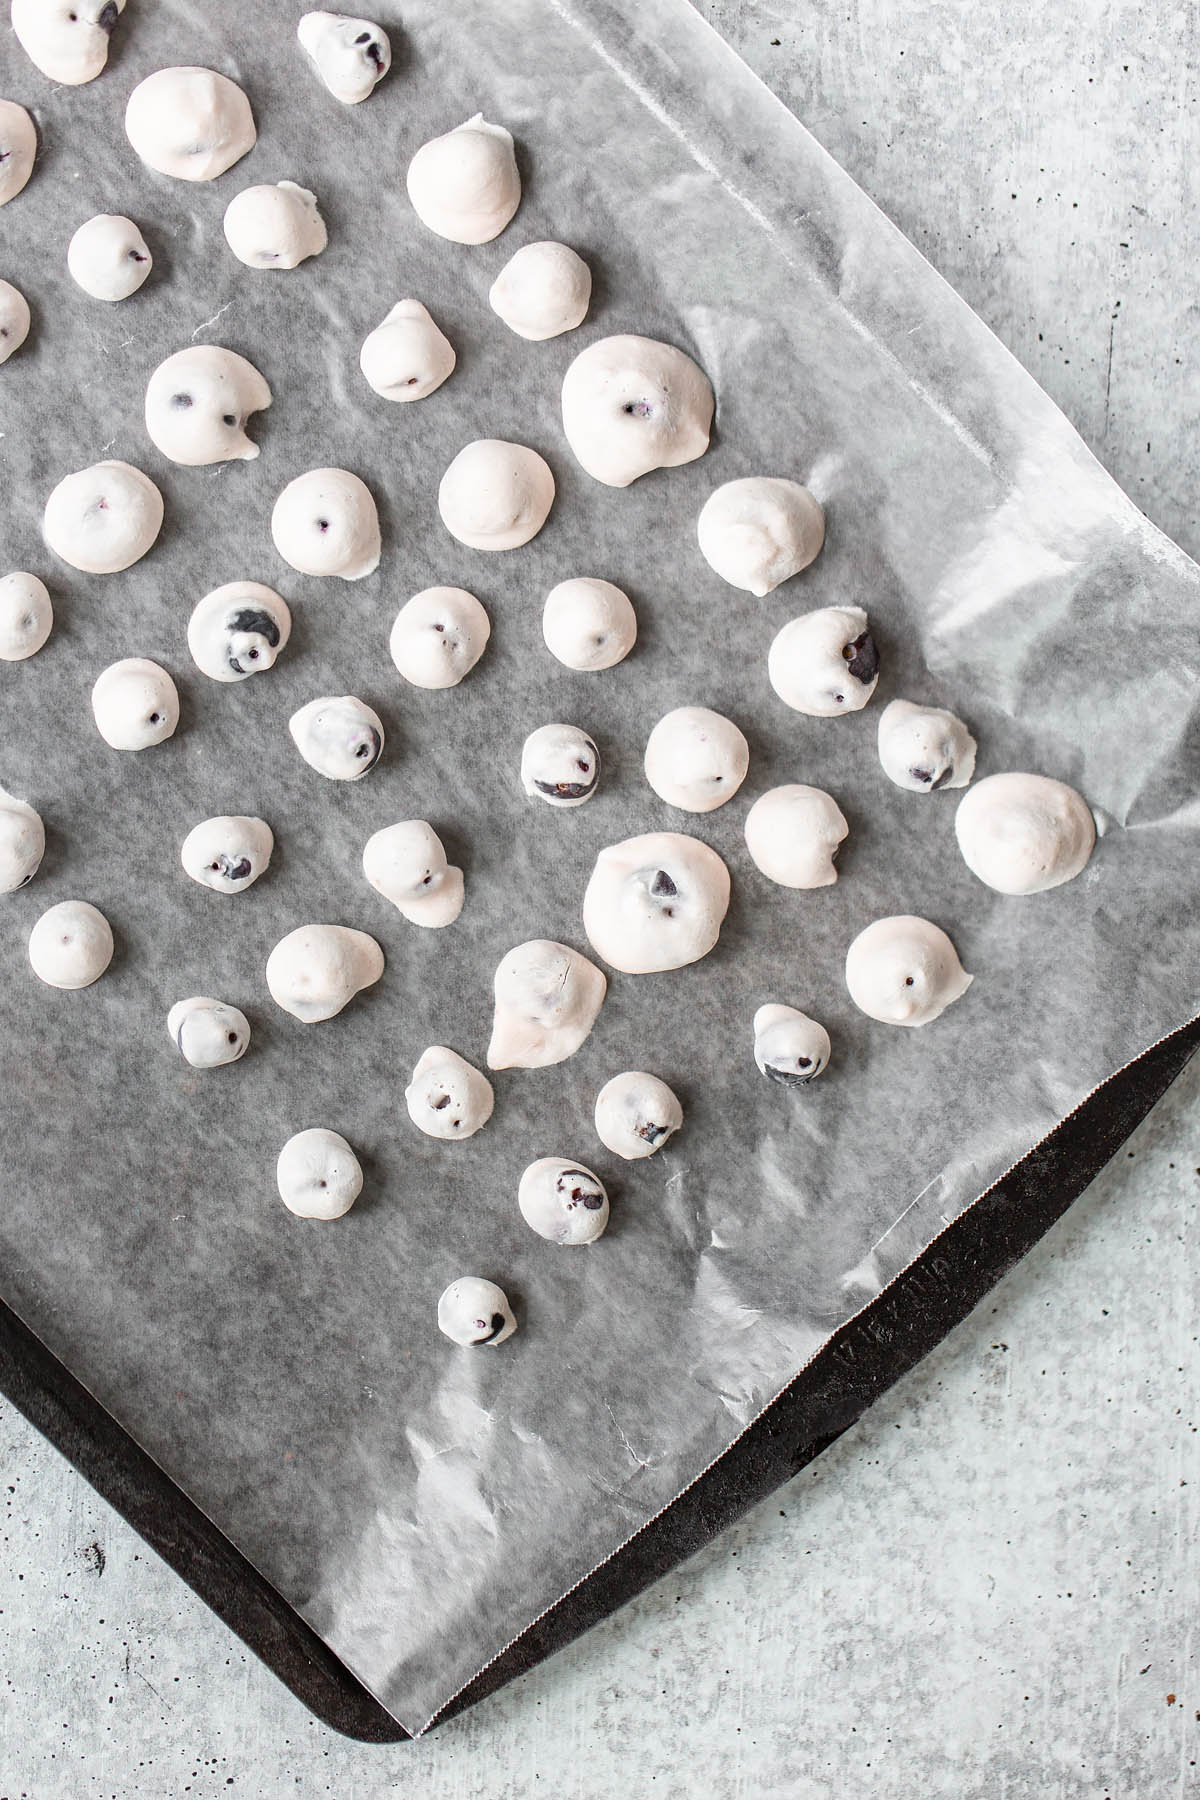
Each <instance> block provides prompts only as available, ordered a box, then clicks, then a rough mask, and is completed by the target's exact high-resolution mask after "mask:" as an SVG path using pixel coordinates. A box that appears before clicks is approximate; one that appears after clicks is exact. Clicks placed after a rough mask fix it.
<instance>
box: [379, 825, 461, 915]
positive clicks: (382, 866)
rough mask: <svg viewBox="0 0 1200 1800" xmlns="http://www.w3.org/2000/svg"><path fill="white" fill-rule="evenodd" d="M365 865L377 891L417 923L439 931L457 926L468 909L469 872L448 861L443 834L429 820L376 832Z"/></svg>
mask: <svg viewBox="0 0 1200 1800" xmlns="http://www.w3.org/2000/svg"><path fill="white" fill-rule="evenodd" d="M362 866H363V874H364V875H365V876H366V878H367V880H368V881H369V882H370V884H371V886H372V887H373V888H374V889H375V891H376V893H378V894H382V895H383V897H384V899H385V900H390V901H391V903H392V905H393V906H394V907H396V909H397V910H398V911H399V912H400V913H402V914H403V916H404V917H405V918H406V919H408V920H409V922H410V923H411V924H413V925H423V926H425V927H426V928H427V929H429V930H433V931H438V930H441V928H442V927H443V926H445V925H453V923H454V921H455V919H457V917H458V915H459V913H460V912H461V911H462V909H463V894H464V883H463V872H462V870H461V869H456V868H454V867H453V865H452V864H451V863H450V862H449V861H448V860H447V857H446V851H445V847H444V845H443V843H442V840H441V838H440V837H439V836H438V834H437V832H436V831H435V830H434V829H433V826H432V825H430V824H428V823H427V822H426V821H425V820H424V819H402V820H401V821H400V822H399V823H397V824H395V825H385V826H384V827H383V829H382V830H381V831H377V832H375V834H374V836H372V837H370V838H368V839H367V842H366V845H365V847H364V849H363V857H362Z"/></svg>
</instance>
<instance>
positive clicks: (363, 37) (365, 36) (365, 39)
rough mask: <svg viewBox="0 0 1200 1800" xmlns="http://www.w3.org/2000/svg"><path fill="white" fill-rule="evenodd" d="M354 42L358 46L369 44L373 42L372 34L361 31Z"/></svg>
mask: <svg viewBox="0 0 1200 1800" xmlns="http://www.w3.org/2000/svg"><path fill="white" fill-rule="evenodd" d="M354 41H355V43H356V44H369V43H370V41H371V34H370V32H369V31H360V32H359V34H358V36H357V37H356V38H355V40H354Z"/></svg>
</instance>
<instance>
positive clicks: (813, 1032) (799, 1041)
mask: <svg viewBox="0 0 1200 1800" xmlns="http://www.w3.org/2000/svg"><path fill="white" fill-rule="evenodd" d="M829 1053H830V1043H829V1033H828V1032H827V1031H826V1029H825V1027H824V1026H823V1025H821V1024H818V1022H817V1020H816V1019H810V1018H809V1016H808V1014H807V1013H802V1012H801V1011H800V1010H799V1008H798V1007H795V1006H780V1005H778V1004H776V1003H775V1002H771V1003H769V1004H768V1005H766V1006H760V1007H759V1009H758V1011H757V1012H756V1013H755V1015H754V1061H755V1063H756V1064H757V1066H758V1069H759V1071H760V1072H761V1073H762V1074H763V1075H765V1076H766V1078H767V1080H768V1081H775V1082H778V1083H779V1085H780V1086H781V1087H807V1086H808V1084H809V1082H810V1081H815V1080H816V1079H817V1076H818V1075H819V1074H820V1073H821V1071H822V1069H825V1068H828V1066H829Z"/></svg>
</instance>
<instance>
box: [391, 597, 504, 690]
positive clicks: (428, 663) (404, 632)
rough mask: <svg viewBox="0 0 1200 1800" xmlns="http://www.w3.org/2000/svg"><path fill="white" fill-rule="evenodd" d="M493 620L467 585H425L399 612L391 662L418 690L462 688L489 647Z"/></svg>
mask: <svg viewBox="0 0 1200 1800" xmlns="http://www.w3.org/2000/svg"><path fill="white" fill-rule="evenodd" d="M491 635H492V624H491V620H490V619H489V618H488V616H487V613H486V612H485V611H484V609H483V607H482V606H481V605H480V603H479V601H478V600H477V599H476V598H475V596H474V594H470V593H468V592H467V590H466V588H456V587H432V588H422V590H421V592H420V593H419V594H414V595H413V597H412V599H411V600H409V601H407V602H406V604H405V605H404V606H402V607H401V608H400V611H399V612H398V613H397V614H396V620H395V623H394V625H393V626H392V632H391V636H390V638H389V639H388V649H389V651H390V652H391V658H392V661H393V662H394V663H395V665H396V668H397V669H398V670H399V672H400V674H401V675H403V677H404V679H405V680H406V681H411V682H412V684H413V686H414V687H419V688H450V687H457V686H458V684H459V682H460V681H461V680H462V678H463V676H464V675H469V674H470V672H471V670H472V669H473V668H474V667H475V664H476V663H477V662H478V661H479V659H480V657H481V656H482V655H483V653H484V651H485V650H486V648H487V641H488V639H489V638H490V637H491Z"/></svg>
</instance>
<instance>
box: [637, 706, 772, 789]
mask: <svg viewBox="0 0 1200 1800" xmlns="http://www.w3.org/2000/svg"><path fill="white" fill-rule="evenodd" d="M645 767H646V780H647V781H648V782H649V783H650V786H651V787H652V788H653V789H654V791H655V793H656V794H657V795H658V797H659V799H660V800H665V801H666V803H667V805H668V806H676V807H678V808H679V809H680V811H681V812H691V813H706V812H713V811H714V810H715V809H716V808H717V807H718V806H724V805H725V803H726V801H727V800H732V799H733V796H734V795H735V794H736V793H737V791H738V789H739V788H740V787H741V785H742V783H743V781H745V779H746V771H747V769H748V768H749V767H750V746H749V744H748V743H747V742H746V740H745V738H744V736H743V735H742V733H741V732H740V731H739V729H738V727H737V726H736V725H735V724H734V722H733V720H732V719H727V718H725V717H724V715H723V714H722V713H717V712H710V711H709V709H708V707H707V706H680V707H677V708H676V709H675V711H674V712H669V713H667V715H666V716H665V718H662V719H660V720H659V721H658V724H657V725H656V726H655V727H654V730H653V731H652V732H651V733H650V737H649V739H648V741H647V744H646V758H645Z"/></svg>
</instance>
